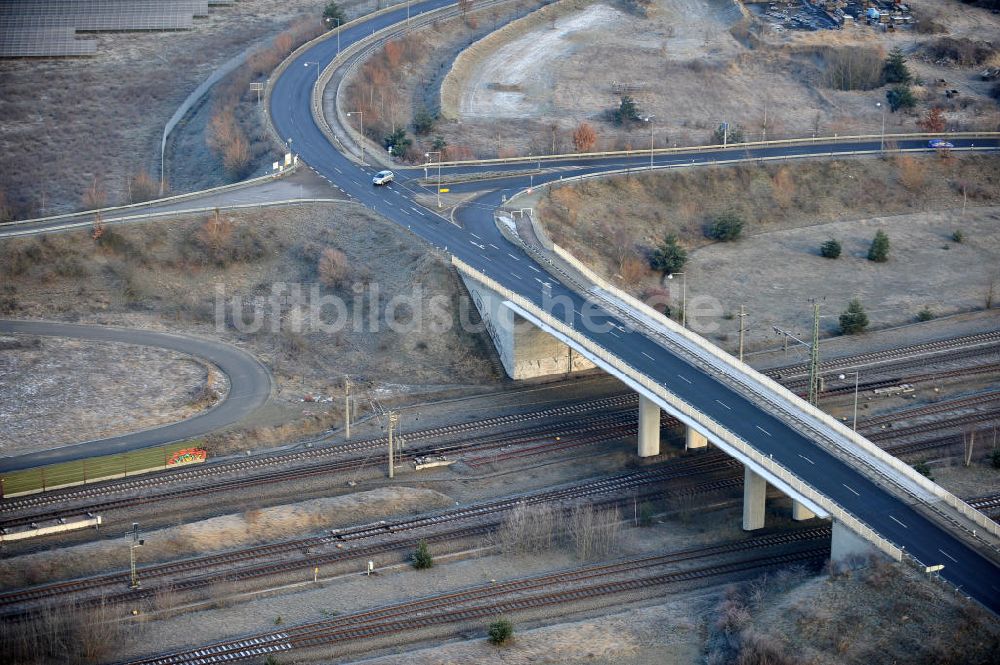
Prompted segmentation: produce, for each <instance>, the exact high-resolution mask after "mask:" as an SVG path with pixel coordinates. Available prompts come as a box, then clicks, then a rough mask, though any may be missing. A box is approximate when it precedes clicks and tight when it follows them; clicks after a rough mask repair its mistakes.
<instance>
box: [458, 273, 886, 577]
mask: <svg viewBox="0 0 1000 665" xmlns="http://www.w3.org/2000/svg"><path fill="white" fill-rule="evenodd" d="M452 264H453V265H454V266H455V268H456V269H457V270H458V271H459V272H460V273H463V274H465V275H466V276H468V277H469V278H471V279H473V280H475V281H476V282H479V283H480V284H482V285H483V286H485V287H486V288H488V289H490V290H492V291H494V292H495V293H497V294H498V295H500V296H502V297H503V298H505V299H506V300H507V301H509V302H510V303H512V304H513V306H514V310H515V311H516V312H517V313H518V314H520V315H521V316H523V317H525V318H527V319H528V320H529V321H532V323H534V324H536V325H538V326H540V327H542V328H543V329H546V330H547V331H548V332H550V333H555V334H557V335H558V336H560V337H565V338H566V339H568V340H570V341H571V342H572V343H573V345H574V346H575V347H576V350H577V352H578V353H582V354H584V355H586V356H587V357H588V358H589V359H590V360H591V361H592V362H594V363H595V364H596V365H598V366H600V367H603V368H605V369H607V370H609V371H612V372H613V373H615V374H618V375H620V376H624V377H628V379H629V380H630V382H633V383H635V384H638V385H639V386H641V387H642V389H643V390H644V392H647V393H649V394H651V395H654V396H655V397H656V398H657V401H658V402H659V403H660V406H661V407H663V408H665V409H666V410H667V411H670V412H677V413H678V415H682V416H683V417H684V419H685V420H688V421H693V422H696V423H698V424H699V426H700V427H701V428H703V429H704V430H706V431H707V432H708V433H710V434H711V436H712V438H713V440H714V441H715V442H716V443H717V444H718V445H720V447H723V448H726V449H728V451H729V452H731V454H733V455H734V456H735V457H737V458H738V459H742V460H744V461H747V462H750V463H752V465H753V466H755V467H757V468H760V469H762V470H764V471H765V472H766V474H768V475H771V476H774V477H775V478H778V479H780V480H781V481H782V483H783V484H785V485H787V487H789V488H791V489H792V490H793V494H798V495H799V496H800V497H801V498H803V499H804V500H805V502H806V503H812V504H814V505H816V506H819V507H820V508H822V510H823V511H824V512H826V513H828V514H829V515H830V516H831V517H833V518H834V519H836V520H839V521H841V522H843V523H844V525H845V526H847V527H848V528H850V529H851V530H852V531H854V532H855V533H857V534H858V535H860V536H862V537H863V538H865V539H866V540H867V541H869V542H870V543H872V545H874V546H875V547H876V548H878V549H879V550H880V551H882V552H884V553H885V554H886V555H888V556H890V557H891V558H893V559H894V560H896V561H900V560H902V558H903V551H902V549H900V548H899V547H897V546H896V545H894V544H893V543H891V542H890V541H888V540H887V539H885V538H883V537H882V536H880V535H879V534H878V533H876V532H875V530H874V529H872V528H871V527H869V526H868V525H867V524H865V523H864V522H863V521H861V520H860V519H859V518H857V517H855V516H854V515H852V514H851V513H848V512H847V511H845V510H843V509H842V508H841V507H840V506H839V505H838V504H836V503H835V502H834V501H833V500H831V499H830V498H829V497H827V496H825V495H823V494H821V493H820V492H817V491H816V490H815V489H813V488H812V487H811V486H810V485H808V484H807V483H806V482H805V481H803V480H802V479H801V478H799V477H798V476H796V475H795V474H794V473H792V472H791V471H790V470H789V469H787V468H786V467H784V466H783V465H781V464H780V463H779V462H776V461H775V460H774V459H772V458H771V457H768V456H765V455H763V454H762V453H760V452H758V451H757V450H756V449H754V448H753V447H752V446H751V445H750V444H749V443H748V442H746V441H745V440H743V439H741V438H740V437H738V436H736V435H735V434H733V433H732V432H730V431H729V430H727V429H725V428H723V427H721V426H720V425H719V424H718V423H716V422H715V421H713V420H711V419H710V418H707V417H706V416H705V415H704V414H702V413H701V412H700V411H698V410H697V409H696V408H695V407H694V406H692V405H691V404H688V403H687V402H685V401H684V400H682V399H681V398H680V397H678V396H677V395H674V394H673V393H671V392H670V391H668V390H666V389H665V388H664V387H663V386H661V385H659V384H658V383H656V382H654V381H652V380H651V379H649V378H648V377H647V376H646V375H645V374H644V373H643V372H642V371H641V370H639V369H638V368H636V367H632V366H631V365H629V364H628V363H626V362H624V361H623V360H621V359H620V358H618V357H617V356H615V355H613V354H611V353H609V352H608V351H606V350H605V349H603V348H602V347H601V346H600V345H598V344H597V343H595V342H593V341H592V340H590V339H589V338H587V337H585V336H584V335H582V334H580V333H579V332H577V331H576V330H574V329H573V328H572V327H571V326H568V325H567V324H565V323H564V322H562V321H559V320H557V319H556V318H555V317H553V316H551V315H550V314H548V313H546V312H544V311H543V310H542V309H541V308H539V307H538V306H537V305H535V304H534V303H532V302H530V301H529V300H527V299H526V298H524V297H522V296H520V295H518V294H516V293H514V292H513V291H511V290H510V289H507V288H506V287H504V286H502V285H500V284H499V283H498V282H496V281H495V280H493V279H491V278H490V277H488V276H486V275H485V274H483V273H481V272H479V271H478V270H476V269H475V268H472V267H471V266H469V265H468V264H466V263H465V262H463V261H462V260H461V259H458V258H457V257H452ZM793 498H795V497H794V496H793Z"/></svg>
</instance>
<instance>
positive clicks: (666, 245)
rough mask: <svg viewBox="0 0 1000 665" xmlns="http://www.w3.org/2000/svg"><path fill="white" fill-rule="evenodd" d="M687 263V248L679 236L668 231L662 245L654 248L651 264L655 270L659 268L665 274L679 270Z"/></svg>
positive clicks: (650, 258)
mask: <svg viewBox="0 0 1000 665" xmlns="http://www.w3.org/2000/svg"><path fill="white" fill-rule="evenodd" d="M685 263H687V250H686V249H684V248H683V247H681V245H680V243H679V242H678V241H677V236H676V235H674V234H673V233H668V234H667V235H666V236H664V238H663V242H662V243H660V246H659V247H657V248H656V249H654V250H653V253H652V255H651V256H650V257H649V264H650V266H651V267H652V268H653V270H659V271H660V272H662V273H663V274H665V275H669V274H672V273H675V272H679V271H680V270H682V269H683V268H684V264H685Z"/></svg>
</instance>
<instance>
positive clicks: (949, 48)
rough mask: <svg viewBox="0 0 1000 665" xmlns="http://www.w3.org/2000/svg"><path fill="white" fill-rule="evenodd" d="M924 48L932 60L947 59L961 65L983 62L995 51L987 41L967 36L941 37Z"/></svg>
mask: <svg viewBox="0 0 1000 665" xmlns="http://www.w3.org/2000/svg"><path fill="white" fill-rule="evenodd" d="M926 50H927V54H928V55H930V57H931V58H932V59H933V60H947V61H950V62H953V63H955V64H957V65H961V66H963V67H978V66H979V65H982V64H985V63H986V61H987V60H989V59H990V58H991V57H992V56H993V54H994V53H996V52H997V51H996V49H995V48H994V47H993V46H992V44H990V43H989V42H982V41H976V40H974V39H969V38H968V37H957V38H956V37H941V38H939V39H937V40H935V41H934V42H933V43H931V44H930V45H928V46H927V49H926Z"/></svg>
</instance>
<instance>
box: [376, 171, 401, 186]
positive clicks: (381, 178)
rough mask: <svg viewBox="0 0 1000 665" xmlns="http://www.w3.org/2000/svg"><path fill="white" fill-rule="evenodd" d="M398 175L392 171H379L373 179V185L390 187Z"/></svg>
mask: <svg viewBox="0 0 1000 665" xmlns="http://www.w3.org/2000/svg"><path fill="white" fill-rule="evenodd" d="M395 177H396V175H395V174H394V173H393V172H392V171H379V172H378V173H376V174H375V177H373V178H372V184H373V185H388V184H389V183H390V182H392V179H393V178H395Z"/></svg>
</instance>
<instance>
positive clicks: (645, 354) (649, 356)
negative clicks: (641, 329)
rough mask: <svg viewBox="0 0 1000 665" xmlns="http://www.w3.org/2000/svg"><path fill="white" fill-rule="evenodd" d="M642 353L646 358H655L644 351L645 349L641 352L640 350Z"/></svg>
mask: <svg viewBox="0 0 1000 665" xmlns="http://www.w3.org/2000/svg"><path fill="white" fill-rule="evenodd" d="M642 355H644V356H646V357H647V358H649V359H650V360H656V358H654V357H653V356H651V355H649V354H648V353H646V352H645V351H643V352H642Z"/></svg>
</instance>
